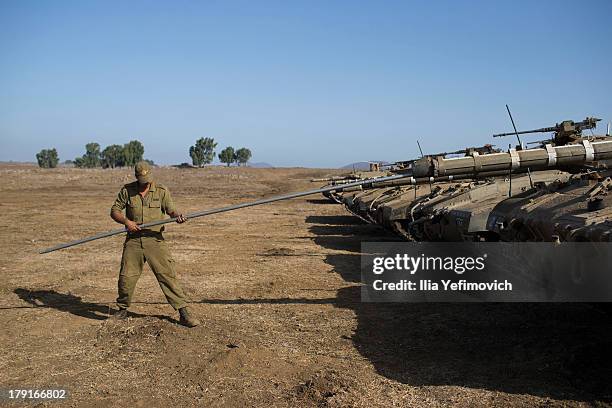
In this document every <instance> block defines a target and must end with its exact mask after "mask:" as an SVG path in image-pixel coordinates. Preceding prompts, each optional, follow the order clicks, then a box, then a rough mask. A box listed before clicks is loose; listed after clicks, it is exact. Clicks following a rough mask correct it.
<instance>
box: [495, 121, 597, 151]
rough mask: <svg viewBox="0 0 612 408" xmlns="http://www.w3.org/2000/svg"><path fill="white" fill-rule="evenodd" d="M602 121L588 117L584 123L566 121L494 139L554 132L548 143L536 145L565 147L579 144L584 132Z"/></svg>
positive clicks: (502, 134) (509, 133) (504, 134)
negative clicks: (547, 144)
mask: <svg viewBox="0 0 612 408" xmlns="http://www.w3.org/2000/svg"><path fill="white" fill-rule="evenodd" d="M600 120H601V119H598V118H593V117H587V118H586V119H585V120H583V121H582V122H574V121H573V120H564V121H563V122H561V123H557V124H556V125H555V126H550V127H544V128H540V129H532V130H522V131H520V132H508V133H499V134H496V135H493V137H504V136H516V135H524V134H528V133H547V132H554V135H553V138H552V139H551V140H548V141H538V142H534V143H541V144H546V143H549V144H552V145H553V146H564V145H567V144H572V143H577V142H579V141H580V140H581V139H582V131H583V130H586V129H595V128H596V127H597V122H599V121H600Z"/></svg>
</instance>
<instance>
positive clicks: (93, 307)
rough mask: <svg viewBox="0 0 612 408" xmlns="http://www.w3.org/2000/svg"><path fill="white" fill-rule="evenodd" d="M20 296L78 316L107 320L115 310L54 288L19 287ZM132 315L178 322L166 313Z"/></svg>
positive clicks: (31, 301)
mask: <svg viewBox="0 0 612 408" xmlns="http://www.w3.org/2000/svg"><path fill="white" fill-rule="evenodd" d="M13 292H14V293H15V294H16V295H17V296H19V298H20V299H21V300H23V301H25V302H27V303H29V304H30V305H32V306H33V307H45V308H52V309H56V310H60V311H62V312H68V313H71V314H73V315H76V316H80V317H85V318H87V319H93V320H106V319H108V318H109V317H110V315H111V314H112V312H114V311H115V310H114V309H112V308H110V307H109V306H108V304H103V303H92V302H85V301H83V300H82V298H81V297H80V296H75V295H72V294H70V293H60V292H56V291H54V290H29V289H24V288H17V289H15V290H14V291H13ZM129 316H130V317H134V318H143V317H156V318H158V319H160V320H167V321H169V322H171V323H178V320H176V319H173V318H171V317H169V316H164V315H143V314H140V313H134V312H132V311H130V313H129Z"/></svg>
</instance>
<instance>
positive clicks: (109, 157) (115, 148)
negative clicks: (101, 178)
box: [102, 144, 125, 169]
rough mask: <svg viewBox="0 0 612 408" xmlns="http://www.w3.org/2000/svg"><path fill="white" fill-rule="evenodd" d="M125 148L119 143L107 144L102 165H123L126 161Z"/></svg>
mask: <svg viewBox="0 0 612 408" xmlns="http://www.w3.org/2000/svg"><path fill="white" fill-rule="evenodd" d="M123 149H124V148H123V146H121V145H118V144H114V145H110V146H106V148H105V149H104V150H103V151H102V167H103V168H105V169H107V168H109V167H110V168H111V169H114V168H115V167H120V166H123V163H124V162H125V156H124V154H123Z"/></svg>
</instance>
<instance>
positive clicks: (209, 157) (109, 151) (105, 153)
mask: <svg viewBox="0 0 612 408" xmlns="http://www.w3.org/2000/svg"><path fill="white" fill-rule="evenodd" d="M216 148H217V142H215V139H213V138H209V137H202V138H200V139H198V140H196V142H195V145H193V146H191V147H190V148H189V156H190V157H191V161H192V163H193V165H194V166H196V167H203V166H205V165H207V164H210V163H212V162H213V160H214V158H215V154H216V152H215V149H216ZM251 156H252V154H251V150H249V149H247V148H246V147H241V148H239V149H236V150H234V148H233V147H232V146H227V147H226V148H224V149H223V150H221V152H219V154H218V155H217V157H218V158H219V161H220V162H221V163H225V164H227V165H228V166H230V165H231V164H233V163H236V164H237V165H238V166H240V165H246V164H247V163H248V161H249V160H250V159H251ZM143 157H144V145H143V144H142V143H141V142H140V141H138V140H132V141H130V142H129V143H126V144H124V145H123V146H122V145H118V144H113V145H110V146H107V147H105V148H104V150H102V149H101V146H100V144H99V143H96V142H91V143H87V144H86V145H85V154H83V155H82V156H80V157H77V158H75V159H74V160H73V161H70V160H67V161H66V164H74V165H75V167H81V168H94V167H102V168H105V169H106V168H115V167H124V166H134V165H135V164H136V163H138V162H139V161H141V160H143ZM36 160H37V161H38V165H39V166H40V167H44V168H54V167H57V165H58V164H59V157H58V154H57V150H56V149H55V148H52V149H43V150H41V151H40V152H39V153H37V154H36ZM147 161H148V162H150V163H151V164H153V162H152V161H151V160H147Z"/></svg>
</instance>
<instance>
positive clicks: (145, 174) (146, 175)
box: [134, 161, 152, 184]
mask: <svg viewBox="0 0 612 408" xmlns="http://www.w3.org/2000/svg"><path fill="white" fill-rule="evenodd" d="M134 175H135V176H136V179H138V182H139V183H140V184H146V183H150V182H151V180H152V178H151V165H150V164H149V163H147V162H146V161H139V162H138V163H136V166H134Z"/></svg>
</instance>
